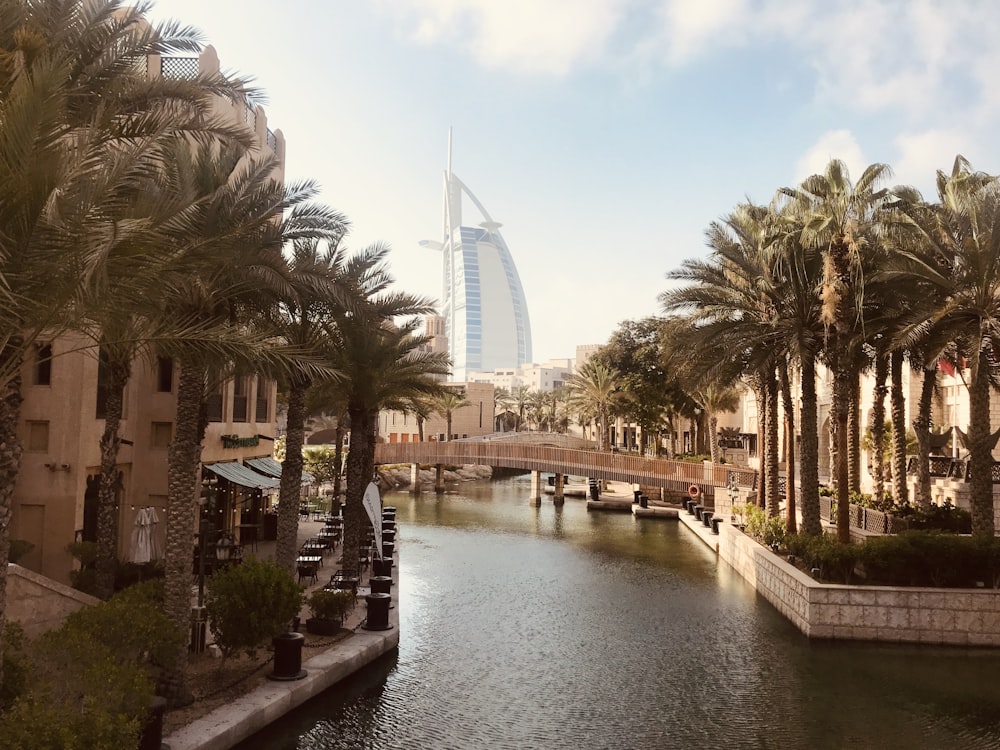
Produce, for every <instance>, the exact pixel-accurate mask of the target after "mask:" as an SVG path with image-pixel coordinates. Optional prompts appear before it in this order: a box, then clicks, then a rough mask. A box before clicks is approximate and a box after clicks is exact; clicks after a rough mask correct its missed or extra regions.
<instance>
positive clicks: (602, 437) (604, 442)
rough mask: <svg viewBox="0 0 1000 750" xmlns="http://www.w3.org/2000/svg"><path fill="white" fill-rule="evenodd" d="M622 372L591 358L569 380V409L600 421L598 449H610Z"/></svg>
mask: <svg viewBox="0 0 1000 750" xmlns="http://www.w3.org/2000/svg"><path fill="white" fill-rule="evenodd" d="M618 377H619V373H618V370H616V369H615V368H613V367H610V366H608V365H607V364H605V363H604V362H601V361H599V360H598V361H595V360H593V359H588V360H587V361H586V362H584V363H583V366H582V367H580V368H579V369H578V370H577V371H576V372H574V373H573V374H572V375H570V376H569V378H567V379H566V393H567V397H568V403H569V405H570V408H572V409H574V410H576V411H577V412H582V413H586V414H591V415H593V416H594V418H595V419H596V420H597V429H598V442H597V449H598V450H602V451H604V450H607V449H608V430H609V428H610V420H611V414H612V410H613V409H614V406H615V404H616V402H617V400H618V396H617V393H618Z"/></svg>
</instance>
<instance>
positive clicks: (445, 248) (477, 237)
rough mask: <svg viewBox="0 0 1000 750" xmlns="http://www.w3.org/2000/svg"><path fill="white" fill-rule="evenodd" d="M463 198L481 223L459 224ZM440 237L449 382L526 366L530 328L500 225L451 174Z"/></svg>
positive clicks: (519, 280) (446, 189)
mask: <svg viewBox="0 0 1000 750" xmlns="http://www.w3.org/2000/svg"><path fill="white" fill-rule="evenodd" d="M463 195H465V196H467V197H468V198H469V199H470V200H471V201H472V202H473V203H474V204H475V206H476V208H477V209H478V210H479V213H480V214H481V215H482V217H483V219H484V221H483V222H482V224H481V225H480V226H478V227H471V226H465V225H464V224H463V223H462V218H461V217H462V206H461V200H462V197H463ZM445 196H446V201H445V227H446V231H445V237H444V242H443V243H442V245H441V250H442V254H443V264H442V271H443V279H442V281H443V285H442V286H443V293H442V310H441V314H442V315H443V316H444V318H445V321H446V330H447V334H448V346H449V353H450V356H451V358H452V362H453V368H452V378H453V379H454V380H456V381H462V380H465V379H466V375H467V373H468V372H469V371H470V370H493V369H496V368H500V367H519V366H521V365H523V364H526V363H529V362H531V324H530V322H529V319H528V307H527V304H526V303H525V299H524V290H523V288H522V287H521V279H520V277H519V276H518V273H517V267H516V266H515V265H514V259H513V258H512V257H511V254H510V250H508V248H507V243H506V242H504V239H503V236H502V235H501V234H500V231H499V229H500V224H498V223H497V222H495V221H493V220H492V219H491V218H490V216H489V214H487V213H486V210H485V209H484V208H483V206H482V204H481V203H480V202H479V201H478V200H477V199H476V197H475V196H474V195H472V193H471V192H469V189H468V188H467V187H466V186H465V185H464V184H463V183H462V182H461V180H459V179H458V178H457V177H456V176H455V175H454V174H451V173H446V175H445Z"/></svg>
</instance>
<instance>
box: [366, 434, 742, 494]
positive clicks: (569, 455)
mask: <svg viewBox="0 0 1000 750" xmlns="http://www.w3.org/2000/svg"><path fill="white" fill-rule="evenodd" d="M375 463H377V464H403V463H408V464H414V463H415V464H482V465H486V466H504V467H509V468H513V469H527V470H531V471H551V472H558V473H560V474H566V475H571V476H586V477H597V478H600V479H607V480H609V481H615V482H632V483H639V484H649V485H654V486H663V487H668V488H671V489H675V490H683V489H686V488H687V487H688V486H689V485H691V484H696V485H698V487H699V488H700V489H701V490H702V492H704V493H705V494H707V495H709V496H714V494H715V488H717V487H718V488H724V487H726V485H727V484H728V482H729V479H730V476H732V475H735V476H736V484H737V485H738V486H740V487H752V486H753V485H754V479H755V477H756V471H754V470H753V469H748V468H745V467H734V466H732V465H730V464H711V463H695V462H691V461H672V460H669V459H663V458H651V457H648V456H639V455H634V454H627V453H614V452H607V451H593V450H577V449H571V448H555V447H552V446H540V445H523V444H517V443H513V442H506V441H495V442H491V441H474V442H473V441H469V442H464V441H451V442H440V443H439V442H426V443H380V444H378V445H377V446H376V448H375Z"/></svg>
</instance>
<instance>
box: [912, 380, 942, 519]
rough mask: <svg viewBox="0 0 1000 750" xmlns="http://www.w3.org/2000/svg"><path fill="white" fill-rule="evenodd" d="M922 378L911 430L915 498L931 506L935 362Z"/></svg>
mask: <svg viewBox="0 0 1000 750" xmlns="http://www.w3.org/2000/svg"><path fill="white" fill-rule="evenodd" d="M923 374H924V379H923V382H922V383H921V384H920V404H919V405H918V407H917V416H916V418H915V419H914V420H913V432H914V433H916V436H917V486H916V488H915V489H916V493H915V494H916V497H915V498H914V500H916V503H917V506H918V507H920V508H930V507H931V464H930V455H931V405H932V403H933V399H934V387H935V386H936V385H937V364H936V363H935V364H934V366H932V367H930V368H926V367H925V368H924V371H923Z"/></svg>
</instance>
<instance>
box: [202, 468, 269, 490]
mask: <svg viewBox="0 0 1000 750" xmlns="http://www.w3.org/2000/svg"><path fill="white" fill-rule="evenodd" d="M205 468H206V469H208V470H209V471H211V472H212V473H213V474H216V475H217V476H219V477H222V478H223V479H225V480H226V481H228V482H232V483H233V484H238V485H241V486H243V487H250V488H252V489H255V490H275V489H277V488H278V485H279V484H280V482H279V481H278V480H277V479H275V478H274V477H267V476H264V475H263V474H259V473H257V472H256V471H253V470H252V469H250V468H248V467H246V466H244V465H243V464H241V463H240V462H239V461H227V462H225V463H217V464H205Z"/></svg>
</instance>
